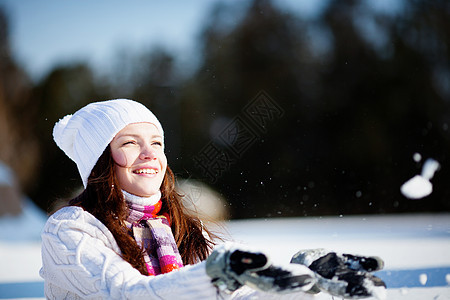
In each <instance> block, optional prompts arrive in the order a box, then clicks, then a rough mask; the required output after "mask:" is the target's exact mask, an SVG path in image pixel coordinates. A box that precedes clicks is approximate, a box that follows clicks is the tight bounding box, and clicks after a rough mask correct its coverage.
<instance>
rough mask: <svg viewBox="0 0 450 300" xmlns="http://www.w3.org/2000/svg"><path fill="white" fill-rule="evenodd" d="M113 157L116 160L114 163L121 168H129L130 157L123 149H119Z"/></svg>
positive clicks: (114, 152) (112, 154) (112, 153)
mask: <svg viewBox="0 0 450 300" xmlns="http://www.w3.org/2000/svg"><path fill="white" fill-rule="evenodd" d="M111 156H112V158H113V160H114V162H115V163H116V164H117V165H119V166H121V167H127V166H128V161H129V158H128V155H127V153H126V152H125V151H123V149H117V150H114V151H112V152H111Z"/></svg>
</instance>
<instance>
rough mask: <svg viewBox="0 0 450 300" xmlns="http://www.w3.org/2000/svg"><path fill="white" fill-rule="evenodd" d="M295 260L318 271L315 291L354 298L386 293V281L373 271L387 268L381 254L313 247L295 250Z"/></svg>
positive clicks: (295, 262)
mask: <svg viewBox="0 0 450 300" xmlns="http://www.w3.org/2000/svg"><path fill="white" fill-rule="evenodd" d="M291 263H293V264H301V265H304V266H307V267H309V269H311V270H312V271H313V272H314V273H315V274H316V278H317V283H316V284H315V285H314V287H313V288H312V289H311V290H310V292H311V293H318V292H320V291H324V292H326V293H329V294H331V295H334V296H337V297H345V298H350V299H361V298H368V297H376V298H379V299H380V298H384V297H385V288H386V285H385V283H384V282H383V281H382V280H381V279H380V278H378V277H376V276H373V275H372V274H370V272H374V271H378V270H381V269H382V268H383V266H384V262H383V260H382V259H381V258H379V257H375V256H371V257H365V256H357V255H351V254H340V253H336V252H328V251H327V250H325V249H309V250H302V251H299V252H298V253H297V254H295V255H294V256H293V257H292V259H291Z"/></svg>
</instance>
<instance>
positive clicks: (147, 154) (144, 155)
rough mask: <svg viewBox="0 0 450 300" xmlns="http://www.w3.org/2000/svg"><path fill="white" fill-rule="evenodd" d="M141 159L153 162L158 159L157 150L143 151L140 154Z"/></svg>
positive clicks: (147, 149)
mask: <svg viewBox="0 0 450 300" xmlns="http://www.w3.org/2000/svg"><path fill="white" fill-rule="evenodd" d="M139 158H140V159H142V160H153V159H156V152H155V150H153V149H151V148H149V147H145V148H143V149H142V151H141V153H140V154H139Z"/></svg>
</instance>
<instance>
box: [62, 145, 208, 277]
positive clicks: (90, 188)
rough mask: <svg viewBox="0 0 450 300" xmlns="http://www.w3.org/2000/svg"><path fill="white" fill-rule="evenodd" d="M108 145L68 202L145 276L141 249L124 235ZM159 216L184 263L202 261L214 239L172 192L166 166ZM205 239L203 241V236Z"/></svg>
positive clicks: (123, 216)
mask: <svg viewBox="0 0 450 300" xmlns="http://www.w3.org/2000/svg"><path fill="white" fill-rule="evenodd" d="M114 164H115V163H114V160H113V158H112V156H111V150H110V147H109V146H108V147H107V148H106V149H105V151H104V152H103V154H102V155H101V156H100V158H99V159H98V161H97V164H96V165H95V166H94V168H93V169H92V172H91V174H90V176H89V179H88V184H87V186H86V189H85V190H84V191H83V192H82V193H81V194H80V195H79V196H77V197H75V198H74V199H72V200H71V201H70V202H69V205H76V206H80V207H82V208H83V209H84V210H86V211H88V212H89V213H91V214H92V215H94V216H95V217H96V218H97V219H98V220H100V221H101V222H102V223H103V224H104V225H105V226H106V227H107V228H108V229H109V230H110V231H111V233H112V234H113V236H114V238H115V240H116V242H117V244H118V245H119V248H120V250H121V252H122V258H123V259H124V260H126V261H127V262H129V263H130V264H131V265H132V266H133V267H134V268H136V269H137V270H139V272H141V273H142V274H144V275H148V273H147V269H146V267H145V263H144V256H143V249H142V248H141V247H140V246H138V244H137V243H136V241H135V240H134V239H133V238H132V237H131V236H130V235H129V234H128V229H127V227H126V225H125V220H126V218H127V216H128V207H127V205H126V203H125V200H124V197H123V194H122V191H121V188H120V185H119V182H118V180H117V177H116V174H115V168H114ZM161 194H162V202H163V205H162V208H161V213H168V215H169V218H170V221H171V229H172V232H173V235H174V238H175V241H176V243H177V246H178V250H179V252H180V255H181V258H182V259H183V262H184V264H194V263H196V262H199V261H201V260H205V259H206V258H207V257H208V254H209V252H210V250H211V249H212V247H213V246H214V242H213V241H212V239H213V238H216V236H215V235H214V234H212V233H211V232H210V231H209V230H208V229H207V228H205V227H204V226H203V224H202V222H201V221H200V219H198V218H197V217H195V216H192V215H190V214H189V213H188V212H187V210H186V209H185V208H184V206H183V203H182V195H181V194H179V193H178V192H177V191H176V189H175V177H174V174H173V172H172V170H171V169H170V167H169V166H167V169H166V173H165V175H164V179H163V182H162V185H161ZM204 233H206V236H209V238H207V237H206V236H205V234H204Z"/></svg>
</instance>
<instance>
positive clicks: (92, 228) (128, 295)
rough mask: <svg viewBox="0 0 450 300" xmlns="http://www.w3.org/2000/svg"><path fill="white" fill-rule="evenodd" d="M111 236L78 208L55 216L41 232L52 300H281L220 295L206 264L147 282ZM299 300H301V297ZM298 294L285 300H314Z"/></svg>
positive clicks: (250, 293) (246, 292)
mask: <svg viewBox="0 0 450 300" xmlns="http://www.w3.org/2000/svg"><path fill="white" fill-rule="evenodd" d="M119 253H120V249H119V246H118V245H117V243H116V241H115V240H114V237H113V235H112V233H111V232H110V231H109V230H108V229H107V228H106V226H104V225H103V224H102V223H101V222H100V221H99V220H98V219H96V218H95V217H94V216H93V215H91V214H90V213H88V212H86V211H84V210H83V209H82V208H79V207H73V206H70V207H65V208H62V209H60V210H59V211H57V212H56V213H55V214H53V215H52V216H51V217H50V218H49V219H48V221H47V223H46V225H45V227H44V229H43V232H42V263H43V267H42V269H41V271H40V274H41V276H42V277H43V278H44V280H45V296H46V298H47V299H144V298H145V299H225V298H229V297H231V298H232V299H250V298H251V299H255V298H256V299H280V295H278V296H276V295H270V294H266V293H262V292H258V291H254V290H252V289H250V288H248V287H243V288H241V289H239V290H238V291H236V292H235V293H233V295H225V294H224V293H220V294H219V293H218V291H217V289H216V288H215V287H214V286H213V285H212V284H211V279H210V278H209V277H208V275H207V274H206V271H205V263H204V262H202V263H198V264H196V265H193V266H186V267H184V268H182V269H180V270H176V271H172V272H170V273H168V274H163V275H158V276H144V275H141V274H140V273H139V271H137V270H136V269H135V268H133V267H132V266H131V265H130V264H129V263H128V262H126V261H125V260H123V259H122V258H121V257H120V255H119ZM299 296H300V297H299ZM309 298H310V295H308V294H304V293H296V295H295V294H291V295H284V296H283V297H282V299H309Z"/></svg>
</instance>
